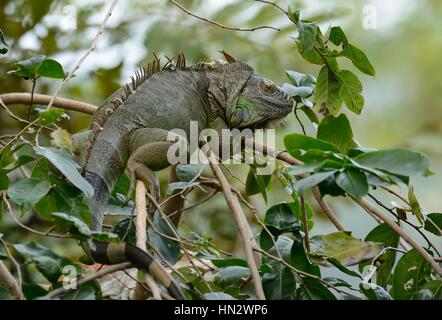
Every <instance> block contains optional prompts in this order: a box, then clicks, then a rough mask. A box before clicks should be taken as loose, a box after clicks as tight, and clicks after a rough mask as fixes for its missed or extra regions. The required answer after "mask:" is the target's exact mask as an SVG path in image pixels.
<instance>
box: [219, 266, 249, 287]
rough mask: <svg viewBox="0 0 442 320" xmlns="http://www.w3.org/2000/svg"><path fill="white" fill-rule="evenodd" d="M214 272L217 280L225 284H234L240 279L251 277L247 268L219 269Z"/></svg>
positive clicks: (230, 267)
mask: <svg viewBox="0 0 442 320" xmlns="http://www.w3.org/2000/svg"><path fill="white" fill-rule="evenodd" d="M216 271H217V274H218V276H219V279H220V280H221V281H223V282H224V283H226V284H235V283H237V282H238V281H240V280H241V279H242V278H247V277H249V276H250V275H251V273H250V270H249V268H247V267H240V266H229V267H225V268H219V269H217V270H216Z"/></svg>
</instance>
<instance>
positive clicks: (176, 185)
mask: <svg viewBox="0 0 442 320" xmlns="http://www.w3.org/2000/svg"><path fill="white" fill-rule="evenodd" d="M197 185H199V182H191V183H189V182H182V181H179V182H172V183H169V185H168V186H167V191H166V193H167V194H169V195H170V194H173V193H174V192H175V191H176V190H184V189H189V188H192V187H194V186H197Z"/></svg>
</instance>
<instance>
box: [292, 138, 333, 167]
mask: <svg viewBox="0 0 442 320" xmlns="http://www.w3.org/2000/svg"><path fill="white" fill-rule="evenodd" d="M284 145H285V147H286V149H287V152H288V153H290V154H291V155H292V156H293V157H295V158H296V159H299V160H301V161H304V162H307V163H310V162H317V161H322V160H325V156H324V152H335V153H339V150H338V149H337V148H336V147H335V146H334V145H333V144H331V143H328V142H326V141H323V140H320V139H315V138H312V137H308V136H304V135H302V134H298V133H293V134H288V135H286V136H285V137H284Z"/></svg>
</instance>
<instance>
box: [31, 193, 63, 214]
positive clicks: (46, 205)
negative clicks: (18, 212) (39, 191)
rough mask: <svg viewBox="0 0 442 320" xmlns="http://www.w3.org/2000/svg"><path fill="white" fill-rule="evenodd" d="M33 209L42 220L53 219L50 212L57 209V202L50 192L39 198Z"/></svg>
mask: <svg viewBox="0 0 442 320" xmlns="http://www.w3.org/2000/svg"><path fill="white" fill-rule="evenodd" d="M34 209H35V211H36V212H37V214H38V216H39V217H40V218H42V219H44V220H53V219H54V217H52V213H53V212H55V211H57V209H58V207H57V203H56V200H55V198H54V196H53V195H52V194H47V195H46V196H44V197H43V198H41V200H40V201H39V202H38V203H36V204H35V206H34Z"/></svg>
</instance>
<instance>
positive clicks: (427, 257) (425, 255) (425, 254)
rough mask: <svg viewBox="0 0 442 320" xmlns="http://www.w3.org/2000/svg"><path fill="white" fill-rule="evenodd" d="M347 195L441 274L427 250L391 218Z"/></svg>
mask: <svg viewBox="0 0 442 320" xmlns="http://www.w3.org/2000/svg"><path fill="white" fill-rule="evenodd" d="M348 196H349V197H350V198H352V199H353V201H355V202H356V203H357V204H359V205H360V206H361V207H362V208H364V209H365V210H367V211H370V212H371V213H372V214H373V215H374V216H376V217H377V218H379V219H380V220H382V221H383V222H385V223H386V224H388V225H389V226H390V228H392V229H393V230H394V231H395V232H396V233H397V234H398V235H399V236H400V237H401V238H403V239H404V240H405V241H407V242H408V243H409V244H410V245H411V246H412V247H413V248H414V249H415V250H416V251H417V252H419V254H420V255H421V256H422V257H423V258H424V259H425V260H426V261H427V262H428V263H429V264H430V265H431V266H432V267H433V269H434V270H436V271H437V273H438V274H439V275H440V276H442V268H441V267H440V266H439V264H438V263H437V262H436V261H435V260H434V258H433V257H432V256H430V255H429V253H428V252H427V251H425V250H424V249H423V248H422V247H421V246H420V245H419V244H418V243H417V242H416V241H414V239H413V238H412V237H410V236H409V235H408V234H407V233H406V232H405V231H404V230H402V228H401V227H399V226H398V225H397V224H396V223H395V222H394V221H393V220H391V219H390V218H389V217H387V216H386V215H384V214H383V213H382V212H381V211H380V210H378V209H377V208H375V207H373V206H372V205H371V204H370V203H369V202H368V201H367V200H365V199H358V198H356V197H354V196H353V195H351V194H349V195H348Z"/></svg>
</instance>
